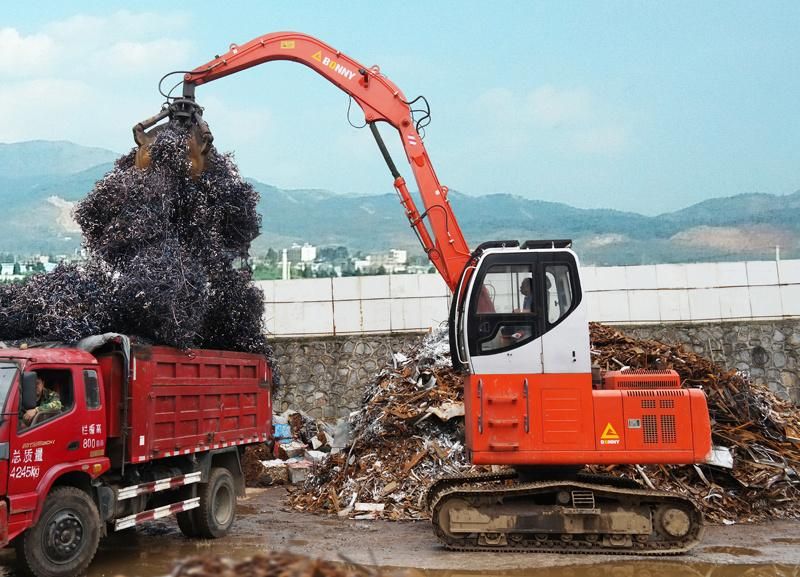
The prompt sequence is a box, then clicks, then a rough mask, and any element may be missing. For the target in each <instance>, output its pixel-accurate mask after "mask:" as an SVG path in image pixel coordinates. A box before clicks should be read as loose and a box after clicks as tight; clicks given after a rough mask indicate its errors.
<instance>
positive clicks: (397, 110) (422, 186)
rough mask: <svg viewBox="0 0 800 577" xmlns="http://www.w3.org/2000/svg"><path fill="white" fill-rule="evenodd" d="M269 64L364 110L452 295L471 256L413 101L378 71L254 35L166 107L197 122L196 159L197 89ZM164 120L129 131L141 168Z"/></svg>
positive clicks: (202, 147) (318, 49) (331, 52)
mask: <svg viewBox="0 0 800 577" xmlns="http://www.w3.org/2000/svg"><path fill="white" fill-rule="evenodd" d="M273 60H290V61H293V62H298V63H300V64H303V65H305V66H308V67H309V68H311V69H312V70H314V71H315V72H317V73H318V74H320V75H321V76H323V77H324V78H326V79H327V80H329V81H330V82H331V83H332V84H334V85H336V86H337V87H339V88H340V89H341V90H342V91H344V92H346V93H347V94H348V95H349V96H350V97H352V98H353V100H355V101H356V103H357V104H358V105H359V106H360V107H361V109H362V111H363V112H364V118H365V120H366V122H367V123H368V125H369V127H370V130H371V131H372V134H373V136H374V137H375V140H376V142H377V143H378V147H379V148H380V151H381V154H382V155H383V157H384V159H385V160H386V163H387V165H388V167H389V170H390V172H391V173H392V176H393V178H394V187H395V189H396V190H397V193H398V195H399V196H400V202H401V204H402V205H403V208H404V210H405V213H406V217H407V218H408V220H409V223H410V225H411V227H412V228H413V229H414V231H415V232H416V234H417V237H418V238H419V241H420V243H421V244H422V247H423V249H424V250H425V252H426V254H427V255H428V257H429V258H430V260H431V262H432V263H433V265H434V266H435V267H436V269H437V270H438V271H439V274H441V275H442V277H443V278H444V280H445V282H446V283H447V285H448V286H449V287H450V290H451V291H454V290H455V289H456V286H457V285H458V282H459V278H460V276H461V272H462V271H463V269H464V267H465V265H466V263H467V262H468V261H469V259H470V250H469V247H468V246H467V243H466V240H465V239H464V235H463V234H462V232H461V229H460V227H459V225H458V222H457V220H456V218H455V215H454V213H453V211H452V208H451V207H450V202H449V200H448V199H447V192H448V191H447V187H444V186H442V185H441V183H440V182H439V179H438V178H437V176H436V173H435V171H434V170H433V166H432V165H431V162H430V158H429V157H428V153H427V151H426V149H425V145H424V144H423V142H422V138H421V137H420V134H419V132H418V126H417V125H416V124H415V122H414V118H413V116H412V111H411V106H410V103H409V102H408V101H407V100H406V97H405V95H404V94H403V92H402V91H401V90H400V89H399V88H398V87H397V86H396V85H395V84H394V83H393V82H392V81H391V80H389V79H388V78H386V77H385V76H384V75H383V74H381V72H380V69H379V68H378V67H377V66H372V67H369V68H367V67H366V66H363V65H362V64H360V63H359V62H357V61H355V60H353V59H352V58H350V57H349V56H347V55H345V54H343V53H341V52H340V51H338V50H336V49H334V48H332V47H331V46H328V45H327V44H325V43H324V42H321V41H320V40H318V39H316V38H313V37H311V36H308V35H306V34H300V33H297V32H276V33H272V34H267V35H265V36H261V37H259V38H255V39H253V40H251V41H250V42H248V43H246V44H244V45H242V46H237V45H235V44H233V45H231V47H230V50H229V51H228V52H227V53H226V54H223V55H222V56H217V57H216V58H214V59H213V60H211V61H210V62H208V63H206V64H203V65H202V66H199V67H197V68H195V69H194V70H192V71H191V72H189V73H187V74H186V75H185V76H184V81H183V98H181V99H177V100H176V101H175V102H173V104H172V105H171V106H170V107H168V108H169V110H168V112H167V114H168V115H170V116H173V117H174V116H179V117H183V118H184V119H191V121H192V122H194V123H199V124H200V129H199V130H195V131H194V134H199V136H196V137H194V138H193V139H192V140H191V141H190V145H189V147H190V154H191V155H192V156H193V157H197V160H198V161H200V162H201V161H202V156H203V155H204V154H205V152H207V150H208V148H209V147H210V142H211V134H210V132H209V131H208V127H207V125H205V123H204V122H203V121H202V117H201V115H202V111H201V110H200V108H199V107H198V106H197V105H196V104H195V89H196V88H197V87H198V86H200V85H202V84H206V83H208V82H211V81H213V80H218V79H220V78H222V77H224V76H228V75H229V74H235V73H237V72H241V71H242V70H246V69H247V68H251V67H253V66H257V65H259V64H262V63H264V62H270V61H273ZM164 117H165V113H164V112H162V113H161V114H159V115H156V116H154V117H152V118H151V119H148V120H147V121H145V122H143V123H139V124H138V125H137V126H136V127H134V136H135V139H136V142H137V143H138V144H139V145H140V147H142V148H141V151H142V156H143V159H142V161H139V159H138V157H137V162H138V163H139V164H140V165H146V162H147V158H146V152H145V151H146V145H147V144H149V142H151V141H152V138H154V137H152V136H150V137H149V136H148V133H146V132H145V130H146V129H147V128H149V127H150V126H152V125H153V124H155V123H156V122H158V121H159V120H161V119H163V118H164ZM378 122H387V123H389V124H391V125H392V126H393V127H394V128H395V129H396V130H397V132H398V134H399V136H400V140H401V142H402V145H403V148H404V150H405V152H406V156H407V158H408V162H409V164H410V166H411V170H412V172H413V174H414V179H415V180H416V183H417V186H418V188H419V194H420V197H421V200H422V203H423V205H424V212H422V213H420V212H419V210H418V209H417V207H416V204H415V203H414V200H413V198H412V197H411V194H410V192H409V190H408V186H407V185H406V181H405V179H404V178H403V177H402V176H401V175H400V172H399V171H398V170H397V167H396V165H395V164H394V161H393V160H392V158H391V156H390V155H389V151H388V149H387V148H386V145H385V143H384V142H383V139H382V138H381V135H380V133H379V132H378V128H377V125H376V123H378ZM426 221H427V223H426Z"/></svg>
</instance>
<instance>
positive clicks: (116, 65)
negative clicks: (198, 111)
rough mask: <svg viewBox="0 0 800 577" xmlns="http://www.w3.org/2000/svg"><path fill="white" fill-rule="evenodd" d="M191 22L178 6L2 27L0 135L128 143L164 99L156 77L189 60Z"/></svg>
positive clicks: (121, 147)
mask: <svg viewBox="0 0 800 577" xmlns="http://www.w3.org/2000/svg"><path fill="white" fill-rule="evenodd" d="M188 24H189V19H188V16H186V15H183V14H181V13H159V14H157V13H153V12H140V13H134V12H130V11H128V10H120V11H116V12H110V13H107V14H100V15H85V14H78V15H75V16H71V17H69V18H67V19H64V20H60V21H53V22H49V23H47V24H44V25H43V26H41V28H39V29H38V30H33V31H31V32H30V33H22V32H21V31H20V30H19V29H15V28H12V27H5V28H0V77H2V78H3V81H2V82H0V141H16V140H30V139H36V138H42V139H68V140H73V141H77V142H81V143H85V144H93V145H98V146H106V147H108V148H112V149H116V150H124V149H126V148H127V147H128V146H130V144H131V142H130V137H129V136H128V135H129V132H130V130H129V129H130V126H132V125H133V124H134V123H135V122H137V121H139V120H141V119H142V118H144V117H145V116H148V115H150V114H153V113H154V112H156V111H157V110H158V107H159V106H160V104H161V100H162V99H161V97H160V96H158V94H157V92H156V82H157V80H158V78H159V77H160V76H161V75H162V74H164V73H165V72H168V71H170V70H174V69H176V68H184V67H186V66H187V64H188V63H189V62H190V61H191V60H193V59H192V54H191V52H192V44H191V42H189V41H188V40H187V39H186V37H185V35H186V33H187V32H188V31H189V26H188ZM148 103H149V104H148ZM140 110H146V112H145V113H144V114H141V118H140V117H139V111H140ZM242 124H243V123H240V126H241V125H242Z"/></svg>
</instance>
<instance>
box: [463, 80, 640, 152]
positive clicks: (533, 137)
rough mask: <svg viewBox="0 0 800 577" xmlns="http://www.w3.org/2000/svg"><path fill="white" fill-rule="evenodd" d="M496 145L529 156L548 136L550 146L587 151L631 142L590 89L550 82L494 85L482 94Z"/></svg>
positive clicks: (484, 113)
mask: <svg viewBox="0 0 800 577" xmlns="http://www.w3.org/2000/svg"><path fill="white" fill-rule="evenodd" d="M478 106H479V108H480V110H481V115H482V117H483V118H485V119H487V120H488V123H489V126H487V127H485V130H486V133H487V137H488V139H489V142H490V143H491V144H490V147H491V148H493V149H494V150H495V152H497V153H498V154H501V155H506V156H512V157H513V156H524V155H525V154H526V149H527V147H529V146H531V145H532V144H533V143H535V142H537V141H538V142H541V141H544V140H546V141H547V144H548V148H550V149H558V148H563V149H565V150H571V151H573V152H578V153H581V154H593V155H594V154H617V153H619V152H622V151H624V150H625V149H626V147H627V146H628V145H629V142H630V139H629V131H628V129H627V128H626V127H625V126H624V124H623V123H622V122H620V121H619V120H618V119H617V118H616V115H615V114H613V113H612V112H610V111H609V109H608V106H606V105H604V104H603V103H601V102H598V99H597V98H596V97H595V96H594V95H593V94H592V93H591V92H590V91H588V90H585V89H582V88H560V87H557V86H552V85H550V84H545V85H542V86H539V87H537V88H535V89H533V90H531V91H528V92H521V93H520V92H514V91H511V90H509V89H507V88H493V89H490V90H488V91H486V92H484V93H483V94H482V95H481V96H480V97H479V99H478Z"/></svg>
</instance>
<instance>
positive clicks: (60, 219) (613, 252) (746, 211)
mask: <svg viewBox="0 0 800 577" xmlns="http://www.w3.org/2000/svg"><path fill="white" fill-rule="evenodd" d="M118 156H119V155H118V154H117V153H114V152H112V151H109V150H104V149H101V148H90V147H85V146H80V145H77V144H74V143H71V142H66V141H59V142H50V141H30V142H20V143H13V144H0V203H2V206H3V207H4V210H3V217H2V218H1V219H0V253H2V252H12V253H17V254H32V253H46V254H47V253H50V254H68V253H71V252H73V251H74V250H75V249H76V248H78V247H79V246H80V230H79V229H78V228H77V226H76V225H75V223H74V221H73V220H72V219H71V216H70V211H71V209H72V207H73V206H74V203H75V202H77V201H79V200H80V199H81V198H83V197H84V196H85V195H86V194H87V193H88V192H89V191H91V189H92V186H93V185H94V183H95V182H96V181H97V180H98V179H100V178H101V177H102V176H103V175H104V174H105V173H106V172H108V171H109V170H110V169H111V168H112V166H113V161H114V159H115V158H117V157H118ZM250 182H251V183H252V184H253V186H254V187H255V188H256V189H257V190H258V191H259V193H260V194H261V201H260V205H259V212H260V213H261V214H262V216H263V226H262V234H261V236H260V237H259V238H258V239H256V241H255V242H254V246H253V251H252V252H253V253H255V254H258V253H260V252H263V251H265V250H266V249H267V248H268V247H273V248H283V247H287V246H289V245H290V244H291V243H293V242H300V243H302V242H309V243H311V244H314V245H317V246H329V245H344V246H347V247H348V248H349V249H350V250H351V251H353V250H359V251H362V252H365V253H369V252H379V251H383V250H386V249H388V248H406V249H410V250H411V251H416V252H421V251H420V249H419V245H418V243H417V240H416V237H415V236H414V234H413V232H412V231H410V230H409V226H408V222H407V220H406V218H405V216H404V214H403V210H402V207H401V206H400V204H399V200H398V198H397V196H396V195H394V194H378V195H368V196H354V195H340V194H335V193H333V192H330V191H326V190H318V189H313V190H306V189H291V190H287V189H281V188H278V187H275V186H271V185H269V184H266V183H263V182H259V181H256V180H251V181H250ZM449 198H450V201H451V203H452V205H453V209H454V211H455V213H456V215H457V216H458V220H459V224H460V226H461V228H462V231H463V232H464V235H465V237H466V238H467V241H468V243H469V245H470V246H477V245H478V244H479V243H480V242H482V241H485V240H492V239H518V240H528V239H538V238H572V239H573V240H574V241H575V247H576V250H577V251H578V252H579V254H581V256H582V258H583V261H584V262H589V263H594V264H606V265H611V264H646V263H653V262H693V261H710V260H738V259H762V258H766V259H770V258H774V255H775V246H776V245H780V247H781V256H783V257H786V258H790V257H800V219H798V218H797V215H799V214H800V191H797V192H795V193H793V194H787V195H770V194H759V193H751V194H739V195H736V196H731V197H726V198H714V199H710V200H706V201H703V202H701V203H698V204H695V205H693V206H690V207H687V208H683V209H681V210H677V211H675V212H670V213H666V214H661V215H658V216H645V215H641V214H637V213H633V212H623V211H618V210H609V209H581V208H575V207H571V206H569V205H567V204H563V203H555V202H544V201H539V200H532V199H528V198H523V197H520V196H514V195H510V194H488V195H483V196H468V195H464V194H460V193H458V192H457V191H451V192H450V196H449Z"/></svg>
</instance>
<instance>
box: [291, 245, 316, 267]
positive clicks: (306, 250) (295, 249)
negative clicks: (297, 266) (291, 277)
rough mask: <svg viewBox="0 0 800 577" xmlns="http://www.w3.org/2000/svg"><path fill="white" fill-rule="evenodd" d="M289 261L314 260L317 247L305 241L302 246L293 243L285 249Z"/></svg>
mask: <svg viewBox="0 0 800 577" xmlns="http://www.w3.org/2000/svg"><path fill="white" fill-rule="evenodd" d="M287 253H288V255H287V256H288V259H289V262H292V263H298V262H314V261H315V260H316V258H317V247H315V246H313V245H310V244H308V243H307V242H306V243H303V246H300V245H299V244H297V243H295V244H293V245H292V246H291V248H289V249H288V250H287Z"/></svg>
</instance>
